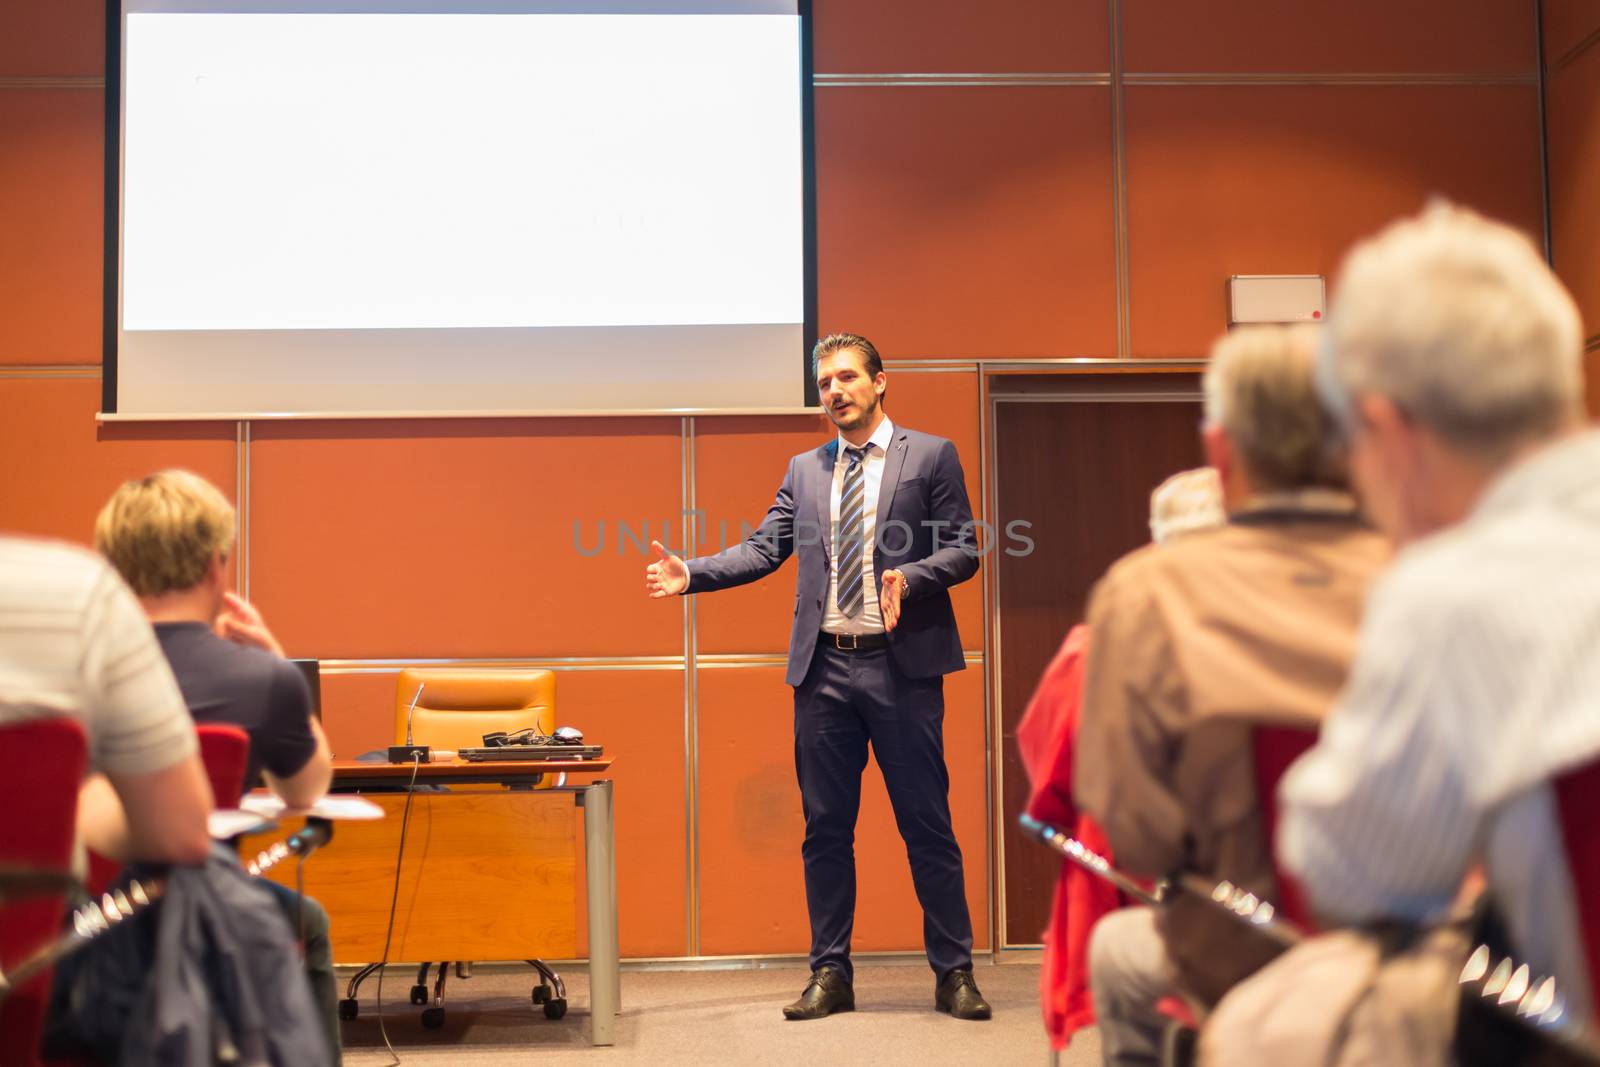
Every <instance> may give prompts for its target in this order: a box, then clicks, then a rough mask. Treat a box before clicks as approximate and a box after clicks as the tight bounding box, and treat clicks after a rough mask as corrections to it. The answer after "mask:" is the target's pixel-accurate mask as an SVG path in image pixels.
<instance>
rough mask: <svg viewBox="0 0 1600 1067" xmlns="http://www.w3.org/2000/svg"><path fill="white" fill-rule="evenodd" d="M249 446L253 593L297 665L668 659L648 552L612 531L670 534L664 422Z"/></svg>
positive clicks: (379, 427) (512, 427) (287, 431)
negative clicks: (648, 581) (647, 588)
mask: <svg viewBox="0 0 1600 1067" xmlns="http://www.w3.org/2000/svg"><path fill="white" fill-rule="evenodd" d="M253 436H254V440H253V442H252V447H251V483H250V492H251V509H252V510H251V514H252V521H251V530H250V535H251V543H250V588H251V594H252V596H253V597H254V598H255V599H256V600H258V601H259V602H260V604H261V607H262V610H263V611H265V612H267V613H268V616H269V617H270V618H271V619H272V620H273V625H274V626H275V627H277V628H278V631H279V634H280V636H281V637H282V639H283V640H284V642H285V643H286V644H287V645H289V646H292V647H293V648H295V649H297V650H299V651H300V653H301V654H304V655H316V656H320V657H323V658H341V659H342V658H363V657H365V658H393V657H430V658H431V657H441V656H467V657H484V656H509V657H519V658H532V657H544V656H580V655H588V656H593V655H661V654H679V653H681V652H682V649H683V617H682V613H681V609H680V608H678V606H677V605H676V604H672V603H665V602H660V601H651V600H648V599H647V598H646V597H645V595H644V567H645V564H646V562H647V557H646V555H645V554H642V553H641V552H640V551H639V549H638V547H637V545H636V544H635V543H632V542H624V541H623V540H622V539H621V537H620V536H619V530H618V526H617V524H618V523H619V522H626V523H627V524H628V526H629V529H631V530H633V531H634V532H635V533H637V532H639V531H640V529H641V527H642V526H643V524H644V523H646V522H648V523H649V524H650V527H651V529H652V531H659V530H660V528H661V524H662V523H665V522H670V523H671V525H672V527H673V529H679V528H680V522H681V517H680V512H681V510H682V493H681V485H682V459H681V445H680V431H679V420H677V419H548V420H525V419H510V420H480V421H473V420H448V421H445V420H435V421H417V422H378V423H373V422H359V421H357V422H349V423H314V424H300V425H291V424H267V423H257V424H255V427H254V430H253ZM601 523H604V540H603V541H602V540H601V526H600V524H601ZM585 552H588V553H592V554H590V555H587V556H586V555H584V554H583V553H585Z"/></svg>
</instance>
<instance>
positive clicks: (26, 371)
mask: <svg viewBox="0 0 1600 1067" xmlns="http://www.w3.org/2000/svg"><path fill="white" fill-rule="evenodd" d="M98 377H100V364H98V363H89V364H84V365H83V366H79V365H77V364H74V363H19V364H16V365H14V366H10V367H0V378H20V379H34V378H39V379H66V378H98Z"/></svg>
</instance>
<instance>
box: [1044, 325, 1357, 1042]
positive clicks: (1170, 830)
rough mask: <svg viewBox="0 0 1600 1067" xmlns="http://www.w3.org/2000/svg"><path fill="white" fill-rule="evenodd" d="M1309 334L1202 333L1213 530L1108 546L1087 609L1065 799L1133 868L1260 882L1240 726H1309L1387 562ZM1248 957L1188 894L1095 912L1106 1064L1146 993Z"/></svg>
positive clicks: (1209, 989)
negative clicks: (1321, 390)
mask: <svg viewBox="0 0 1600 1067" xmlns="http://www.w3.org/2000/svg"><path fill="white" fill-rule="evenodd" d="M1316 329H1317V328H1316V327H1311V326H1307V327H1301V328H1292V329H1291V328H1284V327H1254V328H1246V329H1240V330H1236V331H1234V332H1233V333H1231V334H1229V335H1228V336H1227V337H1224V338H1223V339H1222V340H1220V341H1219V342H1218V343H1217V344H1216V346H1215V347H1214V348H1213V350H1212V355H1211V364H1210V366H1209V368H1208V369H1207V371H1206V376H1205V400H1206V404H1205V415H1206V422H1205V427H1204V431H1203V443H1204V445H1205V450H1206V458H1207V459H1208V460H1209V461H1210V464H1211V466H1212V467H1213V468H1214V469H1215V470H1216V472H1217V475H1218V477H1219V478H1220V480H1221V485H1222V499H1223V507H1224V508H1225V510H1226V511H1227V513H1228V523H1227V524H1226V525H1225V526H1223V527H1221V528H1219V529H1214V530H1209V531H1203V532H1199V533H1194V534H1190V535H1189V536H1186V537H1182V538H1179V539H1178V540H1176V541H1174V542H1172V543H1169V544H1162V545H1161V546H1160V547H1155V546H1147V547H1145V548H1142V549H1140V550H1138V551H1137V552H1134V553H1132V554H1131V555H1129V556H1126V557H1124V558H1123V559H1122V560H1120V561H1118V562H1117V563H1116V564H1115V565H1114V566H1113V567H1112V568H1111V570H1110V571H1108V572H1107V574H1106V576H1105V577H1104V578H1103V579H1102V580H1101V581H1100V583H1099V584H1098V585H1097V586H1096V588H1095V592H1094V595H1093V598H1092V600H1091V602H1090V606H1089V626H1090V629H1091V631H1092V632H1093V634H1094V638H1093V640H1092V641H1091V642H1090V645H1089V659H1088V666H1087V670H1086V674H1085V680H1084V696H1083V712H1082V717H1081V719H1080V722H1079V726H1078V735H1077V747H1076V753H1075V760H1074V770H1073V796H1074V799H1075V800H1076V801H1077V805H1078V807H1079V809H1080V810H1082V811H1085V812H1087V813H1088V814H1090V815H1092V816H1093V817H1094V818H1095V820H1096V821H1098V822H1099V823H1100V825H1101V826H1102V827H1103V828H1104V830H1105V833H1106V838H1107V840H1108V841H1109V842H1110V844H1111V849H1112V852H1113V854H1114V855H1115V856H1116V861H1117V864H1118V865H1119V866H1122V867H1125V868H1127V869H1128V870H1130V871H1132V872H1134V873H1136V874H1141V875H1147V876H1150V877H1160V876H1163V875H1166V874H1169V873H1171V872H1172V871H1175V870H1178V869H1189V870H1195V871H1200V872H1203V873H1206V874H1209V875H1213V876H1215V877H1217V878H1227V879H1230V880H1231V881H1233V882H1234V883H1235V884H1237V885H1241V886H1244V887H1246V888H1247V889H1249V890H1251V891H1252V892H1255V893H1258V894H1262V895H1264V896H1267V897H1271V896H1272V895H1273V894H1274V893H1275V890H1276V883H1275V882H1274V880H1273V873H1272V865H1271V856H1270V853H1269V851H1268V845H1267V842H1266V840H1265V835H1264V833H1263V831H1262V824H1261V818H1260V812H1259V810H1258V797H1257V796H1256V786H1255V780H1254V775H1253V774H1252V773H1251V765H1252V764H1251V760H1252V755H1251V738H1252V730H1253V728H1254V726H1255V725H1257V724H1265V723H1274V724H1281V725H1288V726H1300V727H1304V728H1307V729H1314V728H1315V727H1316V726H1317V724H1318V723H1319V722H1320V721H1321V719H1322V717H1323V716H1324V715H1325V714H1326V713H1327V710H1328V708H1329V707H1330V706H1331V705H1332V704H1333V701H1334V698H1335V697H1336V696H1337V694H1338V692H1339V687H1340V686H1341V685H1342V684H1343V682H1344V678H1345V673H1346V671H1347V670H1348V668H1349V665H1350V661H1351V659H1352V658H1353V657H1354V655H1355V638H1356V631H1357V627H1358V625H1359V621H1360V617H1361V608H1362V604H1363V602H1364V599H1365V595H1366V590H1367V588H1368V584H1369V583H1370V581H1371V580H1372V578H1373V577H1374V576H1375V575H1376V574H1377V573H1378V571H1379V569H1380V568H1381V567H1383V566H1384V565H1385V563H1386V562H1387V560H1388V557H1389V549H1388V545H1387V543H1386V542H1385V540H1384V539H1383V538H1382V537H1381V536H1379V535H1378V534H1376V533H1374V532H1373V531H1372V530H1371V529H1369V528H1368V527H1367V526H1366V524H1365V523H1364V522H1363V520H1362V518H1361V516H1360V514H1359V513H1358V511H1357V508H1356V503H1355V500H1354V499H1353V498H1352V497H1351V496H1350V494H1349V492H1348V491H1347V487H1346V484H1345V475H1344V471H1343V468H1342V465H1341V463H1340V460H1339V457H1338V456H1337V455H1335V454H1334V453H1333V452H1332V451H1331V450H1330V448H1329V441H1330V438H1332V437H1333V436H1334V434H1333V433H1332V430H1333V427H1332V425H1331V423H1330V420H1329V418H1328V415H1327V414H1326V412H1325V411H1324V410H1323V407H1322V405H1321V403H1320V402H1319V400H1318V398H1317V395H1316V387H1315V383H1314V380H1313V368H1314V363H1315V355H1316V342H1317V334H1316ZM1158 533H1159V531H1158ZM1266 958H1267V956H1266V954H1264V953H1259V952H1257V953H1251V952H1248V951H1244V950H1243V949H1241V947H1240V945H1239V938H1238V937H1237V931H1236V930H1235V929H1234V928H1233V925H1232V923H1231V922H1230V921H1229V920H1228V919H1227V917H1226V916H1223V915H1221V914H1220V913H1218V912H1217V911H1216V910H1215V909H1213V908H1211V907H1210V906H1209V904H1207V903H1206V902H1202V901H1195V900H1180V901H1179V902H1177V903H1174V904H1172V905H1171V906H1169V907H1166V908H1164V909H1162V910H1161V911H1160V912H1156V911H1153V910H1152V909H1150V908H1127V909H1124V910H1122V911H1118V912H1114V913H1112V914H1110V915H1107V916H1106V917H1105V918H1103V919H1101V920H1100V922H1099V923H1098V924H1097V925H1096V926H1095V929H1094V934H1093V936H1092V939H1091V942H1090V951H1089V980H1090V987H1091V990H1092V992H1093V994H1094V1005H1095V1015H1096V1018H1097V1021H1098V1023H1099V1026H1100V1034H1101V1048H1102V1051H1103V1054H1104V1057H1105V1062H1106V1063H1108V1064H1144V1063H1152V1064H1153V1063H1156V1062H1158V1057H1159V1053H1160V1043H1161V1037H1162V1031H1163V1029H1164V1028H1165V1019H1164V1018H1163V1017H1162V1016H1161V1015H1160V1014H1159V1013H1157V1011H1156V1004H1157V1002H1158V1001H1159V1000H1160V999H1161V998H1162V997H1164V996H1168V995H1171V994H1174V993H1179V992H1181V993H1184V994H1187V995H1189V996H1190V997H1192V998H1193V999H1195V1000H1196V1001H1198V1002H1199V1003H1201V1004H1204V1005H1208V1006H1209V1005H1210V1004H1213V1003H1215V1002H1216V1000H1217V999H1218V998H1219V997H1221V995H1222V994H1223V992H1224V991H1226V990H1227V989H1228V988H1229V987H1230V986H1231V985H1232V984H1233V983H1235V982H1237V981H1238V980H1240V979H1241V978H1243V977H1245V976H1247V975H1249V974H1250V973H1251V972H1252V971H1254V970H1255V969H1256V968H1257V967H1259V966H1261V964H1262V963H1264V962H1265V960H1266Z"/></svg>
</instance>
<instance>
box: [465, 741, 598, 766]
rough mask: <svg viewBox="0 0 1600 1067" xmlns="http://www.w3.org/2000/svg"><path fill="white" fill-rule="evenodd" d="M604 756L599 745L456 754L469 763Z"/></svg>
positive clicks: (467, 750)
mask: <svg viewBox="0 0 1600 1067" xmlns="http://www.w3.org/2000/svg"><path fill="white" fill-rule="evenodd" d="M604 754H605V749H604V748H603V747H602V746H600V745H499V746H496V747H494V748H463V749H461V750H460V751H459V752H458V753H457V755H459V756H460V757H461V758H462V759H464V760H467V761H469V762H471V763H492V762H500V761H507V760H510V761H517V760H563V759H599V758H600V757H601V756H603V755H604Z"/></svg>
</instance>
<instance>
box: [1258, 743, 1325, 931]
mask: <svg viewBox="0 0 1600 1067" xmlns="http://www.w3.org/2000/svg"><path fill="white" fill-rule="evenodd" d="M1316 743H1317V731H1315V730H1308V729H1304V728H1302V727H1299V726H1257V727H1256V728H1255V729H1254V730H1253V731H1251V737H1250V746H1251V750H1252V753H1253V756H1254V760H1255V769H1256V803H1257V805H1258V806H1259V807H1260V809H1261V829H1262V832H1263V833H1264V834H1265V835H1266V839H1267V848H1268V849H1269V850H1271V851H1272V874H1273V877H1274V878H1275V879H1276V880H1277V883H1278V899H1277V900H1275V901H1274V902H1273V904H1274V906H1275V907H1276V908H1277V909H1278V914H1279V915H1281V916H1283V917H1284V918H1285V919H1288V920H1289V921H1290V922H1292V923H1295V924H1297V925H1299V926H1302V927H1304V928H1305V929H1308V930H1309V929H1313V928H1314V924H1313V923H1312V921H1311V909H1310V908H1309V907H1308V906H1307V905H1306V898H1305V894H1304V893H1303V892H1302V891H1301V889H1300V886H1299V885H1297V884H1296V883H1295V881H1294V879H1293V878H1291V877H1289V876H1288V874H1286V873H1285V872H1284V871H1283V869H1282V868H1280V867H1279V866H1278V857H1277V851H1276V849H1275V848H1274V847H1273V845H1274V842H1276V841H1277V839H1278V782H1279V781H1280V780H1281V779H1282V778H1283V776H1284V773H1285V772H1286V771H1288V769H1289V765H1290V764H1291V763H1293V762H1294V761H1295V760H1297V759H1299V758H1300V756H1301V755H1302V754H1303V753H1304V752H1305V751H1306V750H1307V749H1309V748H1310V747H1311V746H1312V745H1314V744H1316Z"/></svg>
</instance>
